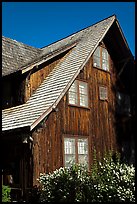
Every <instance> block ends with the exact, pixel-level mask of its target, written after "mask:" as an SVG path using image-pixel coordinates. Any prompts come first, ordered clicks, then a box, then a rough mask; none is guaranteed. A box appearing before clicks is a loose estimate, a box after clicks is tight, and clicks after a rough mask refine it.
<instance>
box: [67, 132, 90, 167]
mask: <svg viewBox="0 0 137 204" xmlns="http://www.w3.org/2000/svg"><path fill="white" fill-rule="evenodd" d="M74 163H79V164H85V165H88V163H89V162H88V138H87V137H80V138H79V137H78V136H75V137H64V166H65V167H70V166H71V165H72V164H74Z"/></svg>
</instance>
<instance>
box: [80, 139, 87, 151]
mask: <svg viewBox="0 0 137 204" xmlns="http://www.w3.org/2000/svg"><path fill="white" fill-rule="evenodd" d="M87 153H88V141H87V139H78V154H87Z"/></svg>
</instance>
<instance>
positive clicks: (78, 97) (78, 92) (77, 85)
mask: <svg viewBox="0 0 137 204" xmlns="http://www.w3.org/2000/svg"><path fill="white" fill-rule="evenodd" d="M81 82H82V83H85V84H86V86H87V94H82V95H84V97H86V100H87V106H83V105H80V102H81V100H80V95H81V94H80V90H79V86H80V83H81ZM73 83H76V89H77V92H76V93H77V104H72V103H70V88H71V86H72V85H71V86H70V88H69V90H68V105H70V106H75V107H80V108H87V109H89V86H88V82H87V81H85V80H79V79H76V80H75V81H74V82H73ZM73 83H72V84H73Z"/></svg>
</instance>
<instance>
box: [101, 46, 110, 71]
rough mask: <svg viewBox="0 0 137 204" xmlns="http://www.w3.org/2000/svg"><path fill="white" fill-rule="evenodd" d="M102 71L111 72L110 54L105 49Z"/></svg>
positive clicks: (103, 51)
mask: <svg viewBox="0 0 137 204" xmlns="http://www.w3.org/2000/svg"><path fill="white" fill-rule="evenodd" d="M102 69H103V70H106V71H108V70H109V63H108V52H107V50H106V49H105V48H102Z"/></svg>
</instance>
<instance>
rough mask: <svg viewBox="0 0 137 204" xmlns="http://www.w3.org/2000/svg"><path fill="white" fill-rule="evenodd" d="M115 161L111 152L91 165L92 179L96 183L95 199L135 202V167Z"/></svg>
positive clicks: (118, 160) (117, 159)
mask: <svg viewBox="0 0 137 204" xmlns="http://www.w3.org/2000/svg"><path fill="white" fill-rule="evenodd" d="M119 158H120V157H119V155H118V157H117V158H116V161H114V160H113V159H112V155H111V153H110V154H109V155H108V156H106V157H105V158H104V159H103V161H102V162H96V164H94V166H93V169H92V170H93V171H92V174H91V176H92V179H93V181H94V182H96V183H97V188H96V194H97V195H98V196H97V198H96V201H101V202H103V201H104V202H105V201H113V202H122V201H125V202H135V168H134V167H133V165H130V166H129V165H127V164H125V163H121V162H120V159H119Z"/></svg>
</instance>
